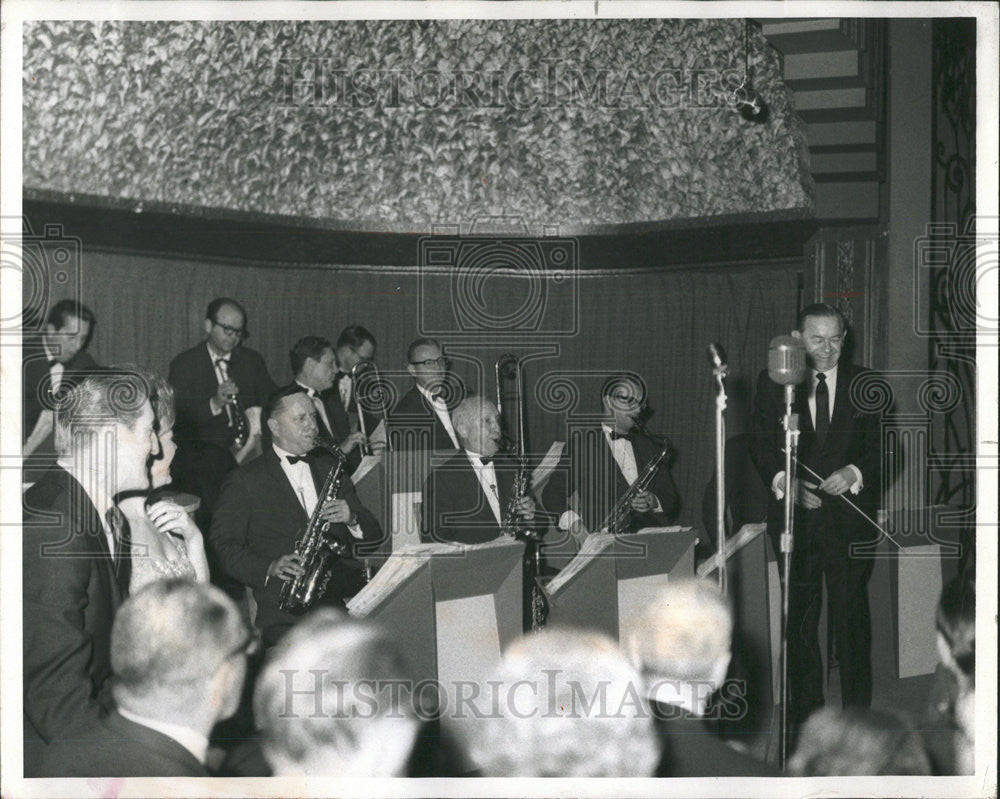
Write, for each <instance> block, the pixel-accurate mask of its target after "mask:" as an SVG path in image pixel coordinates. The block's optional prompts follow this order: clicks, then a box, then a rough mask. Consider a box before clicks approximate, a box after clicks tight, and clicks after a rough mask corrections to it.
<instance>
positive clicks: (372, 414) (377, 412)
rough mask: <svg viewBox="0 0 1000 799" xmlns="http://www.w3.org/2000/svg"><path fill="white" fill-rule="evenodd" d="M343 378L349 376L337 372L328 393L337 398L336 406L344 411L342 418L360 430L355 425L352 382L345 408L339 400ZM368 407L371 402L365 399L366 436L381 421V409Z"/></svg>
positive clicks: (355, 391)
mask: <svg viewBox="0 0 1000 799" xmlns="http://www.w3.org/2000/svg"><path fill="white" fill-rule="evenodd" d="M345 377H350V375H349V374H347V373H345V372H337V376H336V377H335V378H334V380H333V388H331V389H330V392H329V393H331V394H333V395H335V396H336V398H337V404H338V405H340V409H341V410H342V411H344V416H345V418H346V419H347V420H348V422H349V423H350V424H353V425H355V429H360V428H357V424H358V398H357V386H356V385H354V384H353V382H352V385H351V396H350V397H349V398H348V401H347V407H346V408H344V403H343V401H342V400H341V398H340V382H341V381H342V380H343V379H344V378H345ZM370 405H371V402H370V401H369V400H367V399H366V400H365V409H364V411H363V413H364V416H365V430H366V431H367V432H368V435H371V434H372V433H374V432H375V428H376V427H378V426H379V423H380V422H381V421H382V411H381V409H373V408H371V407H369V406H370ZM386 410H388V409H386ZM348 432H350V431H348ZM345 435H346V433H345Z"/></svg>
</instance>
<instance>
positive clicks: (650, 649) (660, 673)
mask: <svg viewBox="0 0 1000 799" xmlns="http://www.w3.org/2000/svg"><path fill="white" fill-rule="evenodd" d="M732 631H733V619H732V612H731V611H730V609H729V604H728V602H727V601H726V599H725V597H723V596H722V594H720V593H719V591H718V589H717V588H716V587H715V586H713V585H710V584H709V583H706V582H703V581H700V580H683V581H678V582H671V583H669V584H668V585H667V586H665V587H664V588H662V589H660V591H659V592H658V593H657V595H656V597H655V599H653V601H652V602H651V603H650V604H649V605H647V606H646V607H645V608H643V609H642V611H640V613H639V615H638V617H637V618H636V619H635V620H634V621H633V624H632V626H631V627H630V629H629V630H628V632H627V634H626V638H625V640H624V641H623V642H622V648H623V649H624V650H625V651H626V652H627V653H628V654H629V656H630V657H631V659H632V662H633V664H635V666H636V668H638V669H640V670H641V671H642V673H643V676H644V678H645V680H646V688H647V691H648V692H649V696H651V697H652V698H660V699H664V700H666V699H667V698H668V697H669V699H670V700H672V703H673V704H682V705H684V706H685V707H688V708H689V709H691V710H693V711H694V712H696V713H699V714H701V713H703V712H704V707H705V703H706V702H707V701H708V698H709V696H710V695H711V694H712V693H713V692H714V691H716V690H717V689H718V688H719V686H721V685H722V682H723V680H725V677H726V671H727V669H728V668H729V660H730V651H731V650H730V646H731V637H732Z"/></svg>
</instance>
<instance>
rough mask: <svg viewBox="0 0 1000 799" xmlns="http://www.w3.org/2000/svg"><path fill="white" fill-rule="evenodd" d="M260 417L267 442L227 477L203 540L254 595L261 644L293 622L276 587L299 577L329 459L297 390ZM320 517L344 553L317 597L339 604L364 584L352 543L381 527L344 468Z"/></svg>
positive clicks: (375, 535) (376, 535)
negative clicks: (304, 539)
mask: <svg viewBox="0 0 1000 799" xmlns="http://www.w3.org/2000/svg"><path fill="white" fill-rule="evenodd" d="M262 419H263V424H264V425H265V426H266V428H267V430H268V431H269V433H270V437H271V439H272V441H271V443H270V444H269V445H268V446H267V447H265V449H264V452H263V454H262V455H261V456H260V457H259V458H255V459H254V460H252V461H251V462H250V463H248V464H246V465H244V466H241V467H240V468H239V469H236V470H235V471H234V472H232V473H230V474H229V476H228V477H227V478H226V482H225V483H224V484H223V486H222V493H221V494H220V496H219V503H218V505H217V507H216V509H215V513H214V514H213V516H212V528H211V533H210V536H209V538H210V543H211V546H212V548H213V549H214V550H215V552H216V556H217V558H218V561H219V563H220V564H221V565H222V568H223V570H224V571H225V573H226V574H227V575H229V576H230V577H232V578H234V579H236V580H238V581H240V582H241V583H243V584H244V585H246V586H249V587H250V588H251V589H252V590H253V593H254V598H255V599H256V601H257V619H256V624H257V626H258V627H259V628H260V629H261V632H262V635H263V640H264V645H265V646H272V645H273V644H275V643H276V642H277V641H278V639H279V638H280V637H281V636H282V635H283V634H284V633H285V632H286V631H287V630H288V628H289V627H291V626H292V625H293V624H294V623H295V621H296V617H295V616H292V615H290V614H287V613H284V612H283V611H282V610H281V609H280V608H279V607H278V603H279V598H280V594H281V586H282V583H283V582H284V581H286V580H291V579H294V578H295V577H296V576H298V575H300V574H302V565H301V562H300V558H299V557H298V556H297V555H296V554H295V545H296V542H297V541H298V540H299V538H300V537H301V535H302V533H303V532H304V531H305V528H306V525H307V524H308V522H309V519H310V517H311V516H312V513H313V511H314V510H315V508H316V504H317V502H318V501H319V493H320V491H321V489H322V487H323V483H324V482H325V480H326V477H327V475H328V474H329V473H330V470H331V469H332V468H333V467H334V465H335V463H336V459H335V458H334V457H333V456H332V455H331V454H329V453H327V452H325V451H321V450H314V447H315V445H316V436H317V432H318V427H317V424H316V408H315V406H314V405H313V403H312V402H311V401H310V399H309V396H308V395H307V394H306V393H305V391H303V390H302V388H301V387H300V386H298V385H291V386H286V387H285V388H282V389H279V390H278V391H276V392H274V393H273V394H272V395H271V396H270V397H269V398H268V400H267V402H266V403H265V405H264V411H263V416H262ZM320 518H322V519H324V520H327V521H330V522H333V527H332V528H331V533H330V534H331V535H332V536H333V537H334V538H336V539H337V540H338V541H339V542H340V543H341V544H342V545H343V546H344V547H345V548H346V551H347V553H348V555H347V556H345V557H342V558H339V559H337V560H336V561H335V562H334V563H333V566H332V569H331V579H330V583H329V586H328V588H327V593H326V596H325V597H323V599H322V601H323V602H325V603H330V604H340V605H341V606H342V605H343V602H344V600H346V599H348V598H350V597H352V596H353V595H354V594H356V593H357V592H358V591H359V590H360V589H361V588H362V587H363V585H364V575H363V569H362V566H361V564H360V563H359V562H358V561H357V560H356V559H355V558H354V557H353V555H354V545H355V544H356V543H358V542H360V541H365V542H372V543H374V542H377V541H379V540H381V538H382V529H381V526H380V525H379V523H378V521H376V519H375V517H374V516H373V515H372V514H371V512H370V511H368V510H367V509H366V508H365V507H364V506H363V505H362V504H361V501H360V500H359V499H358V496H357V494H356V493H355V491H354V485H353V484H352V483H351V478H350V475H349V474H347V473H346V471H345V473H344V474H343V477H342V479H341V482H340V491H339V496H338V498H337V499H332V500H329V501H328V502H327V503H326V504H325V505H324V506H323V507H322V510H321V512H320Z"/></svg>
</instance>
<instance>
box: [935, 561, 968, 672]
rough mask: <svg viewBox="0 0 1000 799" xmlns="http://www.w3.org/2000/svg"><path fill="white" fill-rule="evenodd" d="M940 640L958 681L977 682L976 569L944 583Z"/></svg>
mask: <svg viewBox="0 0 1000 799" xmlns="http://www.w3.org/2000/svg"><path fill="white" fill-rule="evenodd" d="M937 642H938V654H939V655H940V656H941V662H942V663H944V664H945V666H947V667H948V669H950V670H951V671H952V673H953V674H954V675H955V677H956V678H957V679H958V681H959V685H960V686H962V685H965V686H969V687H973V688H974V687H975V684H976V578H975V574H974V573H973V572H971V571H970V572H968V573H967V574H966V575H963V576H960V577H956V578H955V579H953V580H952V581H951V582H949V583H948V585H946V586H945V587H944V590H943V591H942V592H941V599H940V601H939V602H938V608H937Z"/></svg>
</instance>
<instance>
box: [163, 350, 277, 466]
mask: <svg viewBox="0 0 1000 799" xmlns="http://www.w3.org/2000/svg"><path fill="white" fill-rule="evenodd" d="M228 371H229V377H230V378H231V379H232V380H233V381H234V382H235V383H236V385H237V386H239V389H240V394H239V396H240V402H241V403H242V404H243V407H244V408H253V407H256V406H260V405H263V404H264V400H266V399H267V397H268V395H269V394H270V393H271V392H272V391H274V390H275V388H277V386H275V384H274V381H273V380H272V379H271V375H270V374H268V371H267V366H265V364H264V359H263V358H262V357H261V355H260V353H259V352H256V351H254V350H251V349H247V348H246V347H237V348H236V349H235V350H233V352H232V353H231V355H230V358H229V370H228ZM167 380H168V381H169V383H170V385H171V386H173V389H174V405H175V407H176V411H177V421H176V423H175V426H174V438H175V439H176V440H177V441H178V442H185V441H204V442H208V443H211V444H215V445H216V446H220V447H223V448H228V447H229V444H230V443H231V441H232V432H231V431H230V429H229V415H228V414H227V413H226V412H225V411H224V410H223V412H222V413H220V414H217V415H215V416H213V415H212V409H211V406H210V404H209V400H210V399H211V398H212V397H213V396H215V393H216V392H217V391H218V390H219V381H218V379H217V378H216V376H215V365H214V364H213V363H212V356H211V355H210V354H209V352H208V345H207V344H206V343H205V342H204V341H202V342H201V343H200V344H197V345H195V346H194V347H192V348H191V349H189V350H185V351H184V352H182V353H181V354H180V355H178V356H177V357H176V358H174V359H173V360H172V361H171V362H170V372H169V375H168V377H167Z"/></svg>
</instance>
